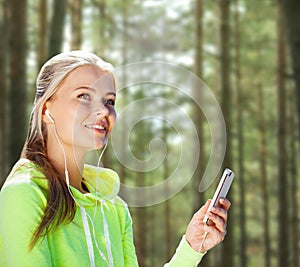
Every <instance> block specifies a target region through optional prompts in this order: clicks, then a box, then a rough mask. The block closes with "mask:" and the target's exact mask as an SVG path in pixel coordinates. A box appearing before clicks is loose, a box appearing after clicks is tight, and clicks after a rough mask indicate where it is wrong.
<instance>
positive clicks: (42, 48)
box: [38, 0, 48, 69]
mask: <svg viewBox="0 0 300 267" xmlns="http://www.w3.org/2000/svg"><path fill="white" fill-rule="evenodd" d="M47 13H48V12H47V0H39V39H38V68H39V69H40V68H41V67H42V65H43V64H44V63H45V61H46V58H47V25H48V20H47V17H48V14H47Z"/></svg>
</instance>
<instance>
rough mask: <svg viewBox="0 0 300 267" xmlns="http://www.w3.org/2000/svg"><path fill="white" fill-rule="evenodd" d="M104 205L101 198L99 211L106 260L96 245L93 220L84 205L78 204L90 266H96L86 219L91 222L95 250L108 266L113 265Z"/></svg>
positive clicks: (111, 266) (112, 266)
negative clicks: (106, 255)
mask: <svg viewBox="0 0 300 267" xmlns="http://www.w3.org/2000/svg"><path fill="white" fill-rule="evenodd" d="M104 205H105V201H104V200H101V213H102V218H103V225H104V237H105V243H106V250H107V254H108V260H107V258H106V257H105V255H104V254H103V252H102V251H101V249H100V248H99V246H98V242H97V239H96V233H95V227H94V222H93V220H92V219H91V217H90V216H89V215H88V214H87V213H86V211H85V209H84V207H82V206H80V212H81V217H82V221H83V225H84V233H85V239H86V243H87V246H88V252H89V258H90V264H91V267H96V265H95V254H94V248H93V242H92V235H91V232H90V227H89V222H88V219H89V220H90V222H91V224H92V228H93V236H94V240H95V244H96V247H97V250H98V252H99V254H100V256H101V258H102V259H103V260H104V261H105V262H106V264H107V265H108V266H109V267H114V263H113V256H112V250H111V242H110V237H109V230H108V223H107V218H106V215H105V212H104V208H103V206H104Z"/></svg>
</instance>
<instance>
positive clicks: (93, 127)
mask: <svg viewBox="0 0 300 267" xmlns="http://www.w3.org/2000/svg"><path fill="white" fill-rule="evenodd" d="M86 127H87V128H90V129H99V130H105V129H106V128H105V127H104V126H103V125H86Z"/></svg>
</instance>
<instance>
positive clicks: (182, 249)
mask: <svg viewBox="0 0 300 267" xmlns="http://www.w3.org/2000/svg"><path fill="white" fill-rule="evenodd" d="M204 255H205V253H198V252H197V251H195V250H193V249H192V248H191V247H190V245H189V244H188V243H187V241H186V239H185V236H183V237H182V239H181V241H180V243H179V246H178V247H177V249H176V252H175V254H174V255H173V257H172V259H171V261H170V262H168V263H166V264H165V265H164V267H182V266H185V267H195V266H197V265H198V264H199V262H200V261H201V259H202V257H203V256H204Z"/></svg>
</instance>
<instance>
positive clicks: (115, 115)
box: [110, 111, 117, 127]
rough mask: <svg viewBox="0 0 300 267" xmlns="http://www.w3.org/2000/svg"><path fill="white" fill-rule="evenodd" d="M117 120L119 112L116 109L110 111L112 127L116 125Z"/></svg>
mask: <svg viewBox="0 0 300 267" xmlns="http://www.w3.org/2000/svg"><path fill="white" fill-rule="evenodd" d="M116 121H117V113H116V111H113V112H111V113H110V123H111V126H112V127H114V125H115V123H116Z"/></svg>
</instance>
